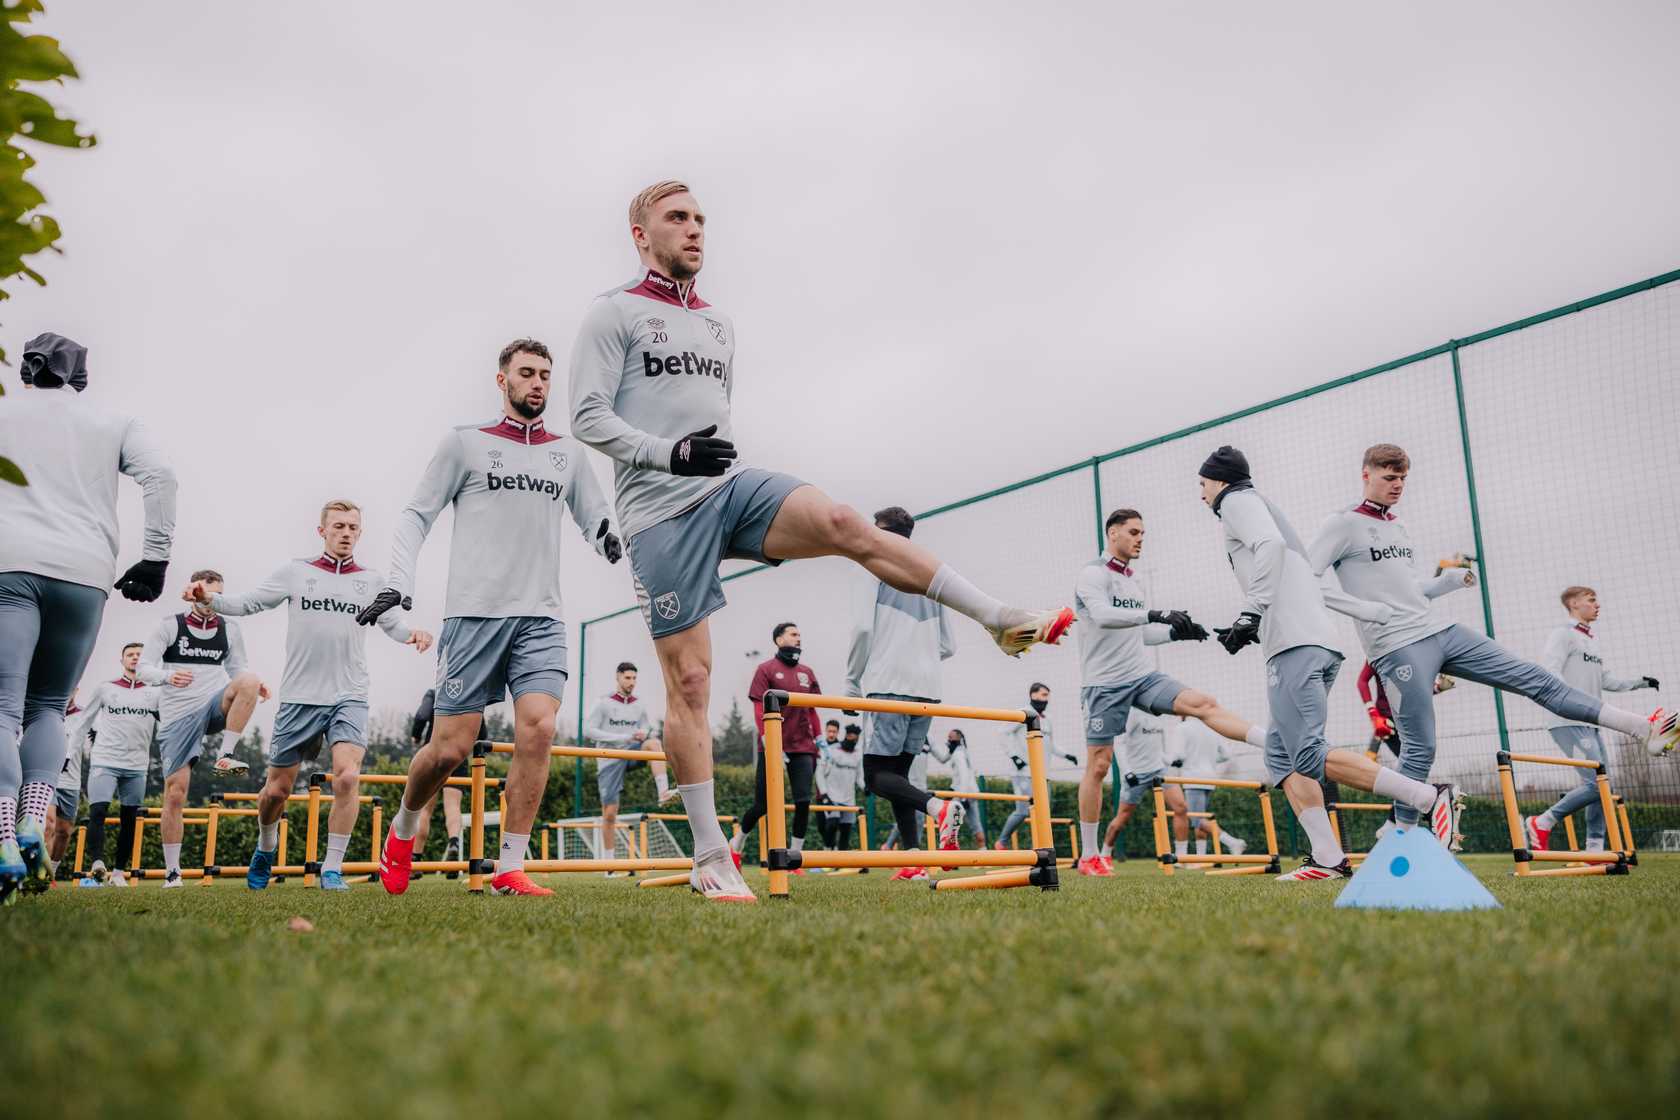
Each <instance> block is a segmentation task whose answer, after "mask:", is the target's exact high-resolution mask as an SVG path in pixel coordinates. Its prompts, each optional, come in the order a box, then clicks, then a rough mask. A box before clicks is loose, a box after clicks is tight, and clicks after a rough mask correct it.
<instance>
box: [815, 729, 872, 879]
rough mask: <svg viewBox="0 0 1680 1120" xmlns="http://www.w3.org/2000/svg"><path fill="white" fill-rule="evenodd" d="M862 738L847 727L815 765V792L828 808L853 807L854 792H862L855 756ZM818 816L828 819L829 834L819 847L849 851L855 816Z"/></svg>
mask: <svg viewBox="0 0 1680 1120" xmlns="http://www.w3.org/2000/svg"><path fill="white" fill-rule="evenodd" d="M831 722H832V721H831ZM862 735H863V726H862V725H861V724H856V723H848V724H847V725H846V733H845V737H844V738H842V739H840V740H839V742H837V743H836V744H835V745H834V746H833V747H832V748H831V749H830V750H829V751H828V753H827V754H825V755H823V757H822V760H821V761H820V762H818V763H817V789H818V790H819V791H820V792H821V793H822V796H823V798H824V800H825V801H826V802H827V803H828V804H830V805H855V804H857V795H858V791H859V790H861V789H862V788H863V756H862V755H861V754H860V753H859V752H858V746H859V739H860V738H861V737H862ZM821 816H823V817H826V818H828V819H829V830H828V832H827V833H826V834H825V835H824V836H823V843H824V844H826V845H827V846H828V847H831V848H835V849H837V850H839V851H845V850H846V849H847V848H849V847H850V846H851V840H852V826H853V825H854V824H856V823H857V814H856V813H823V814H821Z"/></svg>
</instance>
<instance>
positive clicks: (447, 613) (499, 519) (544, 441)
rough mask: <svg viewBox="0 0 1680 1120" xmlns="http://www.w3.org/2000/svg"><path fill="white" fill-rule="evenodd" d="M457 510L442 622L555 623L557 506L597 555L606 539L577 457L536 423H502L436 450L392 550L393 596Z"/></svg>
mask: <svg viewBox="0 0 1680 1120" xmlns="http://www.w3.org/2000/svg"><path fill="white" fill-rule="evenodd" d="M451 503H453V504H454V506H455V530H454V532H453V534H452V535H451V537H450V541H449V585H448V590H447V591H446V592H445V594H444V600H443V616H444V617H445V618H553V619H560V618H562V614H561V604H560V531H561V528H562V520H561V513H562V503H563V504H564V507H565V509H566V510H569V511H570V512H571V515H572V520H573V521H575V522H577V526H578V528H579V529H580V530H582V532H583V537H584V539H585V540H586V541H588V542H589V544H590V547H592V548H594V549H595V551H596V552H597V553H602V552H604V550H605V537H604V536H603V532H605V531H609V530H610V522H609V513H610V511H609V509H608V507H607V499H606V497H605V496H604V495H603V494H602V493H601V486H600V484H599V483H598V482H596V481H595V472H594V471H593V470H591V469H590V467H589V464H588V463H586V462H585V461H584V453H583V448H581V447H579V446H578V445H577V444H576V443H574V442H572V441H571V440H569V439H567V438H565V437H564V436H557V435H555V434H554V433H552V432H550V431H548V430H547V429H546V428H545V427H544V426H543V422H542V420H541V419H540V418H539V419H537V420H533V421H531V422H530V423H529V424H521V423H518V422H516V421H513V420H510V419H508V418H507V417H505V416H504V417H502V418H501V419H500V420H492V421H489V422H488V423H484V424H465V425H462V426H461V427H459V428H455V429H452V430H451V431H450V432H449V434H448V435H446V436H444V437H443V439H442V440H441V441H440V442H439V443H438V446H437V451H436V452H435V453H433V455H432V461H431V463H430V464H428V465H427V467H426V473H425V475H424V476H422V477H421V479H420V485H419V486H418V487H416V488H415V491H414V497H413V499H411V500H410V501H409V503H408V508H406V509H404V510H403V511H402V515H401V516H400V517H399V518H398V521H397V532H396V540H395V541H394V542H393V543H392V545H391V586H392V587H394V588H396V589H397V590H398V591H401V592H402V593H403V594H405V595H412V594H413V593H414V572H415V568H416V565H417V564H418V561H419V558H420V546H421V545H422V544H424V543H425V541H426V534H427V533H429V532H431V529H432V523H433V522H434V521H436V520H437V516H438V514H439V513H441V512H443V507H444V506H447V505H450V504H451Z"/></svg>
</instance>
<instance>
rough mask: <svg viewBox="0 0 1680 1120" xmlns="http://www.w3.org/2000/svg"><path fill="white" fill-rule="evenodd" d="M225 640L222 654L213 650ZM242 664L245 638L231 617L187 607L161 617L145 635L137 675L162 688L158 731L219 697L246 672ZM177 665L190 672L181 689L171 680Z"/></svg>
mask: <svg viewBox="0 0 1680 1120" xmlns="http://www.w3.org/2000/svg"><path fill="white" fill-rule="evenodd" d="M183 628H184V630H185V636H183V634H182V631H183ZM224 643H225V646H226V652H225V653H220V654H218V653H216V652H214V651H215V647H216V646H217V645H220V644H224ZM246 665H247V661H246V658H245V638H244V636H243V635H242V634H240V632H239V627H238V625H237V624H235V623H234V621H233V620H232V619H228V618H223V617H222V616H221V615H211V616H210V617H209V618H205V617H204V616H203V615H201V614H199V613H198V612H197V611H186V612H183V613H182V614H178V615H175V614H170V615H165V616H164V617H163V621H161V622H159V623H158V625H157V629H156V630H153V631H152V632H151V633H150V634H149V635H147V636H146V644H145V645H144V646H143V647H142V648H141V650H140V665H139V667H138V669H137V670H136V675H137V676H139V678H140V679H141V680H143V681H145V682H146V683H147V684H152V685H161V686H163V687H162V689H161V691H159V693H158V724H159V727H160V729H161V728H164V727H168V726H169V725H170V724H172V723H174V722H175V721H176V720H177V719H180V718H181V717H183V716H186V715H190V714H194V713H197V712H198V711H200V710H201V709H203V708H204V707H205V706H206V705H207V704H208V703H209V701H210V698H211V697H212V696H219V695H220V694H221V692H222V690H223V689H225V688H226V687H227V686H228V682H229V681H230V680H232V679H233V678H234V677H236V676H238V675H239V674H240V673H242V672H244V671H245V667H246ZM178 669H187V670H190V671H191V672H192V675H193V679H192V683H191V684H189V685H187V686H186V687H185V688H176V687H175V686H174V685H172V684H170V683H169V678H170V676H171V675H172V674H173V673H174V672H175V671H176V670H178Z"/></svg>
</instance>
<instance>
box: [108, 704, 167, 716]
mask: <svg viewBox="0 0 1680 1120" xmlns="http://www.w3.org/2000/svg"><path fill="white" fill-rule="evenodd" d="M105 714H106V715H108V716H145V717H147V718H148V719H156V718H157V711H156V709H154V708H113V707H111V705H109V704H107V705H105Z"/></svg>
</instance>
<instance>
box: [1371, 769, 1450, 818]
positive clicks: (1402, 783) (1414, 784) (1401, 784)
mask: <svg viewBox="0 0 1680 1120" xmlns="http://www.w3.org/2000/svg"><path fill="white" fill-rule="evenodd" d="M1371 792H1372V793H1374V794H1376V795H1377V796H1378V797H1386V798H1388V799H1389V800H1390V801H1401V802H1404V803H1405V804H1407V805H1410V806H1411V807H1412V808H1414V809H1416V810H1417V811H1418V812H1420V813H1427V812H1429V807H1430V806H1431V805H1433V804H1435V787H1434V786H1432V785H1430V784H1429V783H1428V782H1420V781H1418V780H1417V779H1416V778H1408V777H1406V775H1404V774H1402V773H1400V771H1398V770H1390V769H1389V768H1388V767H1386V766H1384V767H1382V768H1381V769H1379V770H1378V771H1377V779H1376V781H1374V782H1372V783H1371Z"/></svg>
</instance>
